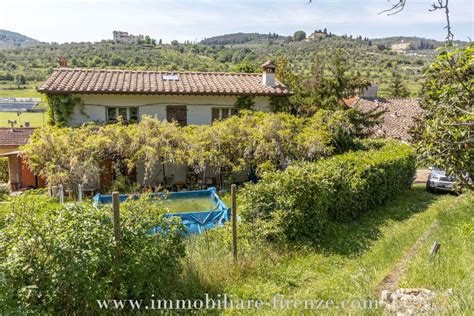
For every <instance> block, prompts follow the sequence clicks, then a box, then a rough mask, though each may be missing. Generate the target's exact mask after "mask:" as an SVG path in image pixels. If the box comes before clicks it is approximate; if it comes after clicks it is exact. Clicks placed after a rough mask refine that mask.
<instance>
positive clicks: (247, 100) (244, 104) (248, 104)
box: [234, 95, 255, 110]
mask: <svg viewBox="0 0 474 316" xmlns="http://www.w3.org/2000/svg"><path fill="white" fill-rule="evenodd" d="M254 105H255V99H254V98H253V97H252V96H249V95H243V96H238V97H237V100H236V101H235V104H234V106H235V107H236V108H237V109H238V110H251V109H252V108H253V106H254Z"/></svg>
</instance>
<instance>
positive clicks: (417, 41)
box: [372, 36, 467, 50]
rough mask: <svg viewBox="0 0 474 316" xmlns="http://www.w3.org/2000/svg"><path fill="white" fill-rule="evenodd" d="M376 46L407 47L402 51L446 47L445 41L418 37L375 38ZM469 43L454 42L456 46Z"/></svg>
mask: <svg viewBox="0 0 474 316" xmlns="http://www.w3.org/2000/svg"><path fill="white" fill-rule="evenodd" d="M372 42H373V43H374V44H377V45H385V46H386V47H387V48H395V50H397V49H396V48H397V47H403V44H407V45H406V49H401V50H424V49H436V48H438V47H441V46H443V45H444V43H445V42H444V41H437V40H433V39H427V38H423V37H416V36H392V37H384V38H375V39H373V40H372ZM466 43H467V42H463V41H454V44H458V45H465V44H466Z"/></svg>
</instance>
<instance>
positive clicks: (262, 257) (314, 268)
mask: <svg viewBox="0 0 474 316" xmlns="http://www.w3.org/2000/svg"><path fill="white" fill-rule="evenodd" d="M471 205H472V194H471V195H463V196H461V197H458V198H456V197H454V196H450V195H445V196H439V195H438V196H437V195H433V194H429V193H426V192H425V190H424V187H423V186H421V185H417V186H415V187H414V188H412V189H410V190H407V191H404V193H403V194H401V195H397V196H396V197H395V198H394V199H392V200H390V201H389V203H388V204H385V205H382V206H378V207H376V208H374V209H371V210H368V211H367V212H365V213H364V214H362V215H361V216H360V217H359V218H357V219H355V220H353V221H350V222H342V223H341V222H328V223H327V225H326V229H325V235H324V236H323V238H322V239H321V240H320V242H319V243H318V244H317V245H315V246H314V247H308V246H307V245H306V246H303V245H301V244H299V245H294V246H293V247H287V246H282V245H280V246H278V245H276V244H274V243H269V242H266V241H264V240H261V239H256V238H255V233H254V230H253V229H252V227H249V226H247V225H244V224H239V228H238V229H239V259H238V263H237V264H233V262H232V255H231V240H232V239H231V233H230V231H231V230H230V225H229V226H226V227H225V228H221V229H217V230H213V231H210V232H209V233H208V234H206V235H202V236H196V238H195V239H191V240H189V241H188V256H189V258H190V259H189V260H187V262H186V265H185V270H184V271H185V274H184V275H185V277H186V279H187V280H188V281H189V282H190V284H189V283H188V287H189V291H190V292H192V293H196V294H197V293H232V294H233V295H234V296H236V297H239V298H242V299H263V300H268V301H271V300H272V299H273V297H274V295H275V293H279V294H281V295H283V296H284V298H285V299H302V298H304V299H308V298H314V299H327V300H329V299H330V300H334V301H335V302H336V304H337V303H339V302H341V301H343V300H351V299H358V300H360V299H374V300H377V299H380V297H379V296H378V294H377V289H378V286H379V284H380V283H381V282H382V280H383V279H384V278H385V277H386V276H387V274H388V273H390V271H391V268H392V266H393V265H394V264H395V263H397V262H398V261H399V260H400V258H402V257H403V255H404V254H405V252H406V251H408V250H409V249H410V247H411V246H412V245H413V244H414V243H415V242H416V240H417V239H418V238H419V237H420V236H421V235H422V234H423V233H424V232H425V231H426V230H427V229H428V228H429V227H431V226H432V224H433V223H434V222H435V221H436V220H438V219H439V218H440V216H449V214H452V216H451V217H452V219H453V220H455V221H456V222H457V223H458V225H459V226H457V227H458V228H459V229H458V230H455V231H451V232H450V233H449V235H450V236H452V237H451V238H453V237H454V236H458V237H456V238H458V240H459V241H461V240H463V242H462V243H454V244H453V243H450V245H451V246H446V249H445V250H444V251H445V254H442V252H443V250H441V252H440V253H439V255H441V258H440V259H435V260H429V259H428V247H429V246H431V244H432V242H433V239H432V238H435V236H436V238H437V240H439V241H440V242H441V243H442V244H443V246H442V249H444V248H443V247H445V244H446V242H447V240H446V239H445V238H444V237H443V235H438V234H433V235H432V236H433V237H432V238H431V239H429V240H430V241H427V242H426V244H425V246H424V248H423V249H422V250H421V251H420V252H419V258H420V260H422V261H423V262H426V264H427V265H429V266H428V267H432V266H433V267H435V269H436V271H439V275H435V274H434V273H432V270H430V269H429V268H428V269H425V268H422V267H426V265H424V266H422V267H420V268H415V270H414V271H413V272H411V271H409V272H408V273H409V275H411V276H410V278H409V279H407V280H406V281H404V282H403V286H404V287H407V288H412V287H419V286H422V287H423V286H425V285H426V286H427V285H435V286H434V289H435V290H439V291H442V292H444V291H445V290H446V288H445V286H449V287H453V288H454V289H455V293H456V291H457V289H460V288H461V287H463V285H464V284H468V286H467V287H466V290H467V291H464V290H462V291H460V292H458V293H457V294H456V295H457V296H456V297H457V300H454V301H450V302H444V303H445V306H444V307H445V308H446V310H447V311H452V312H454V313H456V311H464V312H467V311H469V310H470V309H469V305H466V302H467V300H470V296H472V295H471V293H470V292H469V288H470V284H469V282H470V281H471V279H472V278H471V276H470V270H471V268H470V266H471V265H470V264H469V263H468V262H469V261H466V259H469V258H470V257H469V256H470V253H471V252H470V251H468V252H463V254H462V255H461V258H462V260H457V259H456V258H457V257H456V256H458V255H459V254H460V253H461V252H460V251H462V249H466V248H465V247H469V246H470V244H471V243H472V242H471V240H472V234H465V233H466V232H468V231H469V229H468V227H469V217H471V220H472V214H470V215H469V214H466V211H467V209H466V208H469V207H470V206H471ZM240 206H241V204H240V203H239V209H240ZM471 213H472V212H471ZM442 214H446V215H442ZM466 220H467V222H466ZM450 227H451V226H450V225H449V224H447V225H446V226H445V232H446V233H447V231H448V230H449V229H450ZM466 229H468V230H467V231H466ZM461 231H462V232H463V235H462V236H459V235H460V232H461ZM428 244H429V245H428ZM443 257H445V258H446V259H443ZM224 266H225V267H227V268H226V269H222V267H224ZM413 267H415V263H414V264H413ZM451 270H455V271H463V272H461V273H457V272H456V273H455V274H451V273H450V271H451ZM414 276H416V278H418V279H417V280H415V279H413V277H414ZM451 276H452V278H451ZM441 279H443V280H444V283H439V282H438V280H441ZM421 280H424V282H420V281H421ZM471 283H472V282H471ZM441 284H443V285H441ZM430 288H431V286H430ZM190 296H191V295H190ZM356 306H357V305H356ZM341 311H342V310H341V309H339V310H321V311H318V312H319V313H322V314H325V313H327V314H330V315H333V314H338V313H341ZM268 312H269V313H271V312H272V310H268ZM273 312H274V310H273ZM307 312H308V311H307ZM344 312H359V313H360V312H362V313H364V314H367V313H371V311H370V310H364V311H360V310H358V309H357V308H351V306H346V308H345V309H344ZM372 312H374V313H376V314H379V313H382V309H378V310H374V311H372ZM291 313H294V311H290V312H288V314H291Z"/></svg>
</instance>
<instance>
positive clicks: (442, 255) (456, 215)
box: [401, 193, 474, 313]
mask: <svg viewBox="0 0 474 316" xmlns="http://www.w3.org/2000/svg"><path fill="white" fill-rule="evenodd" d="M438 207H439V208H440V209H439V214H438V216H437V225H436V226H435V228H434V229H433V230H432V231H431V233H430V235H429V236H428V238H427V239H426V241H425V242H424V244H423V246H422V247H421V249H420V252H419V253H418V255H417V256H416V257H415V258H414V260H413V261H412V262H411V263H410V264H409V265H408V266H407V270H406V274H405V277H404V279H403V280H402V282H401V286H403V287H421V288H429V289H433V290H436V291H438V292H442V293H443V292H446V290H447V289H453V295H452V296H441V301H440V302H439V304H441V306H440V307H441V308H446V309H447V310H446V312H450V313H468V312H469V311H470V312H473V311H474V268H473V266H474V194H473V193H471V194H470V195H466V196H461V197H459V198H457V199H456V200H455V201H454V203H452V204H450V205H439V206H438ZM434 241H438V242H440V243H441V248H440V250H439V252H438V253H437V254H436V256H434V257H432V258H431V257H430V256H428V253H429V251H430V248H431V246H432V245H433V243H434ZM443 299H444V300H445V301H442V300H443Z"/></svg>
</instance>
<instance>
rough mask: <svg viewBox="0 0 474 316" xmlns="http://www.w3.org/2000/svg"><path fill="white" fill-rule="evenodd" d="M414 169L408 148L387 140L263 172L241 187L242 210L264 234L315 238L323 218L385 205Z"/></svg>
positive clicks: (292, 238)
mask: <svg viewBox="0 0 474 316" xmlns="http://www.w3.org/2000/svg"><path fill="white" fill-rule="evenodd" d="M373 145H378V143H375V142H370V143H369V144H368V146H369V147H370V146H373ZM376 147H377V146H376ZM414 172H415V157H414V155H413V153H412V149H411V148H410V147H409V146H407V145H404V144H400V143H398V142H395V141H389V142H387V143H386V144H385V146H383V147H381V148H380V149H370V150H368V151H358V152H350V153H346V154H343V155H337V156H334V157H332V158H328V159H324V160H320V161H318V162H315V163H301V164H297V165H293V166H290V167H288V168H287V169H286V170H285V171H283V172H271V173H267V174H265V175H264V176H263V178H262V180H261V181H260V182H259V183H257V184H254V185H247V186H246V187H245V188H244V190H243V191H242V194H241V195H242V201H241V207H240V209H241V215H242V218H243V220H244V221H245V222H251V223H252V224H253V225H255V226H256V229H258V230H259V231H260V233H261V234H263V235H264V237H265V238H267V239H271V240H277V241H297V240H311V241H317V240H318V239H319V237H320V236H321V234H322V233H323V231H324V226H325V224H326V223H327V221H329V220H334V221H348V220H351V219H354V218H356V217H357V216H359V215H360V214H362V213H364V212H366V211H367V210H369V209H371V208H373V207H375V206H377V205H381V204H383V203H384V202H386V201H387V200H389V199H390V198H392V197H393V196H395V195H397V194H399V193H400V192H402V191H403V190H404V189H406V188H408V187H409V186H410V185H411V182H412V180H413V175H414Z"/></svg>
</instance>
